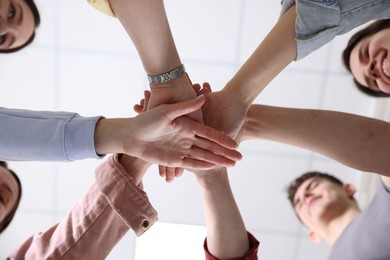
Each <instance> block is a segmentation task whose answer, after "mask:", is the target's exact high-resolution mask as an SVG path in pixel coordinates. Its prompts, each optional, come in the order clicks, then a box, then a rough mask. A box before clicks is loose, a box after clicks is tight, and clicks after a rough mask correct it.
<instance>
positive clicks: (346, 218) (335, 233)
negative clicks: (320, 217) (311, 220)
mask: <svg viewBox="0 0 390 260" xmlns="http://www.w3.org/2000/svg"><path fill="white" fill-rule="evenodd" d="M360 212H361V211H360V209H359V208H357V207H351V208H349V209H348V210H347V211H345V212H344V213H343V214H342V215H340V216H338V217H336V218H334V219H332V220H330V221H329V222H328V223H326V225H325V228H324V232H322V233H323V234H322V235H321V237H322V238H323V239H324V240H325V241H326V242H328V244H330V245H331V246H332V245H333V244H334V243H335V242H336V240H337V239H338V238H339V236H340V235H341V233H343V231H344V229H345V228H346V227H347V226H348V225H349V223H351V221H352V220H353V219H354V218H355V217H357V216H358V215H359V214H360Z"/></svg>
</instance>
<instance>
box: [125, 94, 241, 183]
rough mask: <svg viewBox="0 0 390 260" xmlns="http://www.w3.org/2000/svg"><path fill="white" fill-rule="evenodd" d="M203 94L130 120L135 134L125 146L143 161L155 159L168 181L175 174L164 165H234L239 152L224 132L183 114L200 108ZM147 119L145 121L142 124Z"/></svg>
mask: <svg viewBox="0 0 390 260" xmlns="http://www.w3.org/2000/svg"><path fill="white" fill-rule="evenodd" d="M149 98H150V93H149V92H148V91H146V92H145V99H143V100H142V101H141V102H140V104H139V105H135V106H134V110H135V111H136V112H142V111H145V107H146V106H147V104H148V102H149ZM204 101H205V97H204V96H201V97H198V98H196V99H193V100H190V101H185V102H182V103H176V104H169V105H168V104H165V105H161V106H159V107H156V108H154V109H152V110H148V111H146V112H142V113H140V114H139V115H138V116H137V117H136V118H134V120H133V121H132V122H133V124H135V125H142V126H143V127H135V126H132V127H131V129H135V132H133V133H132V135H134V136H135V137H136V138H135V139H134V141H133V142H132V143H131V146H129V147H126V148H125V149H124V150H128V151H131V152H132V153H133V155H134V156H136V157H140V158H143V159H144V160H146V161H149V162H153V163H158V164H159V165H160V170H161V171H162V172H161V171H160V174H161V175H162V176H164V174H165V175H166V178H167V181H170V180H171V179H173V177H174V176H175V174H174V173H173V174H172V173H169V172H164V166H170V167H181V168H190V169H210V168H213V167H215V166H216V165H222V166H233V165H234V164H235V161H236V160H239V159H241V154H240V153H239V152H237V151H235V150H233V149H235V148H236V146H237V144H236V142H235V141H234V140H232V139H231V138H229V137H228V136H227V135H225V134H223V133H221V132H220V131H217V130H215V129H213V128H211V127H208V126H206V125H204V124H202V123H199V122H196V121H194V120H192V119H190V118H188V117H186V116H184V115H186V114H188V113H191V112H192V111H195V110H197V109H200V108H201V106H202V105H203V104H204ZM145 123H147V125H145Z"/></svg>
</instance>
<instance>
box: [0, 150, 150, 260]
mask: <svg viewBox="0 0 390 260" xmlns="http://www.w3.org/2000/svg"><path fill="white" fill-rule="evenodd" d="M140 186H141V185H140ZM156 221H157V212H156V211H155V210H154V209H153V207H152V205H151V204H150V202H149V200H148V197H147V195H146V193H145V192H144V191H143V190H142V187H137V186H136V185H135V184H134V182H133V180H132V178H131V177H130V176H129V175H128V174H127V173H126V171H125V170H124V169H123V167H122V165H121V164H120V163H119V162H118V158H117V156H112V157H111V158H109V159H108V160H107V161H105V162H104V163H103V164H102V165H100V166H99V167H98V168H97V169H96V182H95V183H94V184H93V185H92V187H91V188H90V189H89V191H88V192H87V193H86V194H85V195H84V197H83V198H82V199H81V200H80V201H79V202H78V203H77V204H76V205H75V206H74V207H73V208H72V210H71V211H70V212H69V214H68V215H67V216H66V217H65V218H64V219H63V220H62V221H61V222H59V223H57V224H56V225H54V226H53V227H51V228H49V229H48V230H46V231H44V232H41V233H39V234H36V235H33V236H31V237H30V238H28V239H27V240H26V241H25V242H24V243H23V244H22V245H21V246H19V247H18V248H17V249H15V250H14V251H12V252H11V254H10V255H9V256H8V258H7V259H72V260H74V259H85V257H88V259H104V258H105V257H106V256H107V255H108V254H109V252H110V251H111V250H112V248H113V247H114V246H115V245H116V244H117V242H118V241H119V240H120V239H121V238H122V237H123V236H124V235H125V234H126V233H127V231H129V229H132V230H133V231H134V232H135V234H136V235H137V236H140V235H141V234H142V233H143V232H145V231H146V230H148V229H149V227H150V226H152V225H153V224H154V223H155V222H156Z"/></svg>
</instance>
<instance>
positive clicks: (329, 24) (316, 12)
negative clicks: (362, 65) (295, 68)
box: [280, 0, 390, 61]
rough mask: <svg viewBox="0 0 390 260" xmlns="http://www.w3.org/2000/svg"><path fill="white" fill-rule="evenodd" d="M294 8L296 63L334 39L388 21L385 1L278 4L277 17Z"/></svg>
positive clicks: (307, 0) (288, 0) (304, 0)
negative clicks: (351, 31) (280, 8)
mask: <svg viewBox="0 0 390 260" xmlns="http://www.w3.org/2000/svg"><path fill="white" fill-rule="evenodd" d="M293 4H295V5H296V6H295V7H296V12H297V18H296V21H295V35H296V37H295V38H296V41H297V57H296V59H295V60H296V61H297V60H300V59H302V58H304V57H305V56H307V55H308V54H310V53H312V52H314V51H316V50H317V49H319V48H321V47H322V46H324V45H325V44H327V43H328V42H330V41H331V40H333V38H335V37H336V36H338V35H342V34H344V33H347V32H349V31H350V30H352V29H354V28H356V27H357V26H360V25H363V24H365V23H368V22H370V21H373V20H378V19H388V18H390V12H389V10H390V1H389V0H282V10H281V14H280V15H281V16H282V15H283V14H284V13H285V12H286V11H287V10H288V9H289V8H290V7H291V6H292V5H293Z"/></svg>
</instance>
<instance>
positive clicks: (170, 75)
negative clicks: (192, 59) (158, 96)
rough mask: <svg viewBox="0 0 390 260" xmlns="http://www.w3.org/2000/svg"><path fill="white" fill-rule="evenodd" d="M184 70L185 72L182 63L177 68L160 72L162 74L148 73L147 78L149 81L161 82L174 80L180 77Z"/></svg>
mask: <svg viewBox="0 0 390 260" xmlns="http://www.w3.org/2000/svg"><path fill="white" fill-rule="evenodd" d="M185 72H186V69H185V67H184V65H183V64H181V65H180V66H179V67H178V68H176V69H173V70H171V71H168V72H165V73H162V74H158V75H149V74H148V80H149V83H157V84H161V83H165V82H168V81H171V80H174V79H176V78H178V77H181V76H183V74H184V73H185Z"/></svg>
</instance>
